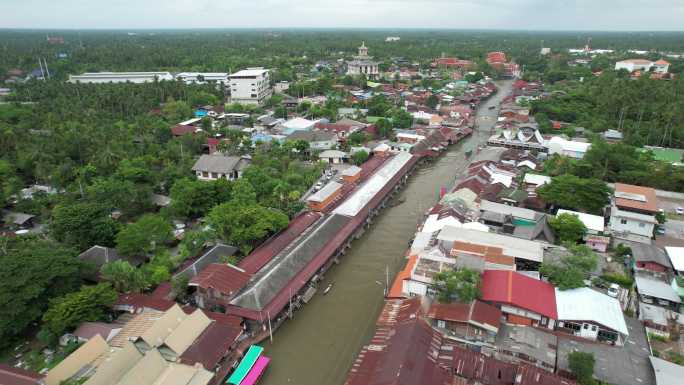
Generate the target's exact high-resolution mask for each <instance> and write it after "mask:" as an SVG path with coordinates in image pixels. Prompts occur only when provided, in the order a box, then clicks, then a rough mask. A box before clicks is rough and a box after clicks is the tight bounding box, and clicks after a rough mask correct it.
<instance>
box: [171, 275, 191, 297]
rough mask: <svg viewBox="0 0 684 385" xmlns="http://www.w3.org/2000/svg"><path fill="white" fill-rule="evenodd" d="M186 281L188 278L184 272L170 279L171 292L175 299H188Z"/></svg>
mask: <svg viewBox="0 0 684 385" xmlns="http://www.w3.org/2000/svg"><path fill="white" fill-rule="evenodd" d="M188 283H190V278H188V276H187V275H186V274H180V275H178V276H177V277H173V279H172V280H171V292H172V293H173V296H174V297H175V298H176V300H177V301H180V302H184V301H186V300H187V299H188Z"/></svg>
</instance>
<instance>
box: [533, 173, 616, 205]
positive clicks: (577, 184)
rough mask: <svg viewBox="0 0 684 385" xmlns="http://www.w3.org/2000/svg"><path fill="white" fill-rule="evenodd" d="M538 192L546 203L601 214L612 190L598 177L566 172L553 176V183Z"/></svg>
mask: <svg viewBox="0 0 684 385" xmlns="http://www.w3.org/2000/svg"><path fill="white" fill-rule="evenodd" d="M537 193H538V194H539V197H540V198H541V199H543V200H544V201H545V202H546V203H550V204H553V205H556V206H559V207H563V208H567V209H571V210H577V211H588V212H590V213H594V214H601V213H602V210H603V208H604V207H605V206H606V205H607V204H608V203H609V196H610V193H611V190H610V188H608V186H607V185H606V184H605V183H604V182H602V181H600V180H598V179H584V178H579V177H577V176H574V175H570V174H565V175H559V176H556V177H553V178H552V179H551V183H548V184H546V185H544V186H542V187H540V188H539V189H538V190H537Z"/></svg>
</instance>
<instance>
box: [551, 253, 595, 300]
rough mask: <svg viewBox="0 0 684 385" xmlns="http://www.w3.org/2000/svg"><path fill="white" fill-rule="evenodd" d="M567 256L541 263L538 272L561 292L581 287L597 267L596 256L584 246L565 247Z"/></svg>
mask: <svg viewBox="0 0 684 385" xmlns="http://www.w3.org/2000/svg"><path fill="white" fill-rule="evenodd" d="M567 246H568V249H569V254H568V255H565V256H563V257H561V258H560V260H558V261H554V262H544V263H542V265H541V267H540V269H539V272H540V273H541V274H542V275H544V276H546V277H548V278H549V281H550V282H551V283H553V284H554V286H557V287H558V288H559V289H561V290H568V289H575V288H578V287H583V286H585V285H584V280H585V279H587V278H588V276H589V273H590V272H592V271H594V270H595V269H596V266H598V256H597V255H596V254H595V253H594V252H593V251H591V249H590V248H589V247H587V246H585V245H567Z"/></svg>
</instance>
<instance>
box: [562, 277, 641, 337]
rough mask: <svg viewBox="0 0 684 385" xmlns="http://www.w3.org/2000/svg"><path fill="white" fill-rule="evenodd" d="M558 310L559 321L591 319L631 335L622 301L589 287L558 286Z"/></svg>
mask: <svg viewBox="0 0 684 385" xmlns="http://www.w3.org/2000/svg"><path fill="white" fill-rule="evenodd" d="M556 310H557V312H558V320H559V321H591V322H595V323H597V324H599V325H603V326H605V327H607V328H610V329H612V330H615V331H617V332H619V333H621V334H624V335H629V331H628V330H627V324H626V323H625V316H624V315H623V314H622V309H621V308H620V302H619V301H618V300H617V299H615V298H613V297H609V296H607V295H605V294H603V293H599V292H598V291H596V290H593V289H590V288H588V287H582V288H579V289H571V290H559V289H557V288H556Z"/></svg>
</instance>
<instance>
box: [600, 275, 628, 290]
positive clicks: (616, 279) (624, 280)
mask: <svg viewBox="0 0 684 385" xmlns="http://www.w3.org/2000/svg"><path fill="white" fill-rule="evenodd" d="M601 278H602V279H604V280H606V281H608V282H613V283H617V284H618V285H620V286H622V287H624V288H626V289H629V288H631V287H632V285H633V284H634V278H632V277H630V276H628V275H625V274H620V273H607V274H603V275H602V276H601Z"/></svg>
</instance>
